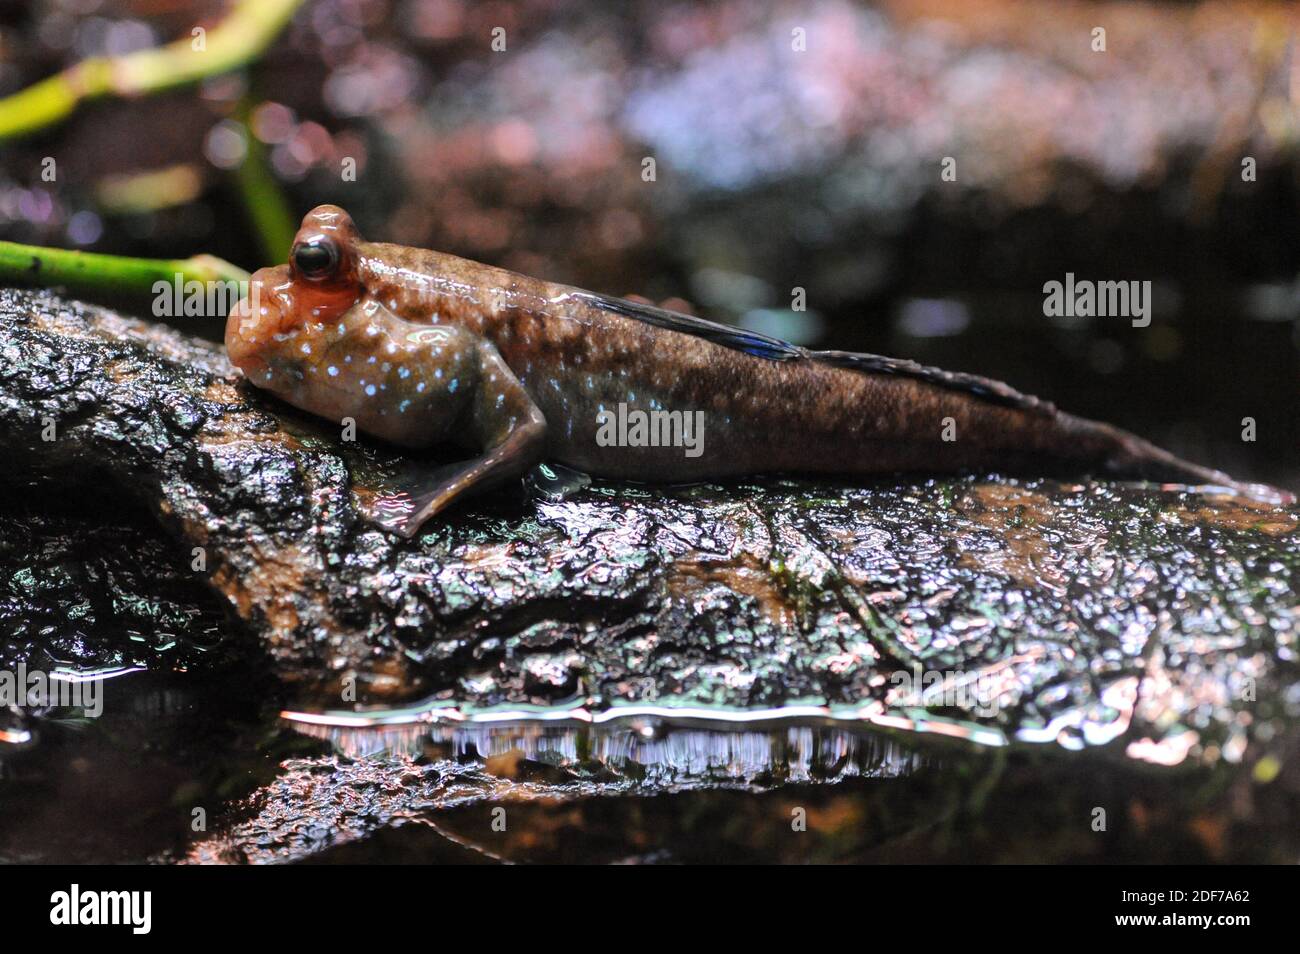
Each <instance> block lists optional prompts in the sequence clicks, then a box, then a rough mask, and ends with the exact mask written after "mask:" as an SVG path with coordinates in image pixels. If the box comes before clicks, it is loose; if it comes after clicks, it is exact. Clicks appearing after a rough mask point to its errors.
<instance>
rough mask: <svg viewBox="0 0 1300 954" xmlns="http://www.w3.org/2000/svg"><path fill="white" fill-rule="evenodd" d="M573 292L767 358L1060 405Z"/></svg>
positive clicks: (986, 382) (900, 361)
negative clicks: (822, 365)
mask: <svg viewBox="0 0 1300 954" xmlns="http://www.w3.org/2000/svg"><path fill="white" fill-rule="evenodd" d="M574 295H575V297H577V298H580V299H582V300H583V301H585V302H587V303H588V304H589V305H593V306H595V307H597V308H602V309H604V310H605V311H611V312H613V313H615V314H617V315H622V316H623V317H624V318H634V319H636V320H637V321H644V322H646V323H647V324H651V325H654V326H655V327H657V328H664V329H667V330H669V331H679V332H681V333H682V334H687V335H694V336H695V337H697V338H703V339H705V340H706V341H711V342H713V343H714V344H719V345H722V346H723V347H724V348H731V349H732V350H734V351H743V352H744V353H745V354H751V355H754V356H755V357H758V358H765V359H766V360H768V361H795V360H799V359H804V360H809V361H820V362H822V363H823V364H830V365H834V366H835V367H839V368H851V369H853V370H855V371H862V372H865V373H868V374H893V375H897V376H899V377H905V378H913V379H914V380H917V381H924V382H926V383H927V384H934V385H937V386H939V387H943V388H948V389H949V390H953V391H964V392H966V393H967V394H974V395H976V396H977V397H981V398H984V399H985V400H988V401H992V402H994V403H996V404H1005V405H1007V406H1009V407H1014V408H1019V409H1020V410H1024V411H1036V412H1038V413H1041V414H1045V415H1051V414H1054V413H1056V407H1055V405H1053V404H1052V403H1051V402H1050V401H1044V400H1042V399H1040V398H1036V397H1033V396H1032V395H1029V394H1021V393H1020V392H1019V391H1017V390H1016V389H1015V388H1013V387H1011V386H1010V385H1007V384H1003V383H1002V382H1001V381H994V380H992V379H991V378H982V377H980V376H979V375H976V374H966V373H964V372H961V371H944V370H943V369H942V368H932V367H928V366H927V365H923V364H917V363H916V362H915V361H909V360H907V359H906V358H887V357H884V356H883V355H878V354H861V353H858V352H856V351H809V350H807V349H806V348H800V347H798V346H797V345H792V344H790V343H789V342H788V341H782V340H781V339H780V338H773V337H772V336H770V335H764V334H760V333H758V332H756V331H746V330H745V329H743V328H735V327H732V326H731V325H722V324H719V323H718V322H716V321H706V320H705V319H703V318H696V317H694V316H693V315H684V314H682V313H681V312H676V311H669V310H668V309H666V308H659V307H656V306H655V305H650V304H643V303H642V302H638V301H628V300H627V299H626V298H614V297H611V296H608V295H598V294H596V293H595V292H589V291H578V292H575V293H574Z"/></svg>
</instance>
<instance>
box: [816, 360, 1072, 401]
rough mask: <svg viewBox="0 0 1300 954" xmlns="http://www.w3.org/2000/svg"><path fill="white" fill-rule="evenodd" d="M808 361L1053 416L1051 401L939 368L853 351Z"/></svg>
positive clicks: (974, 375)
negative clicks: (891, 376) (908, 380)
mask: <svg viewBox="0 0 1300 954" xmlns="http://www.w3.org/2000/svg"><path fill="white" fill-rule="evenodd" d="M809 357H811V358H812V359H813V360H815V361H822V362H825V363H826V364H833V365H835V366H836V367H841V368H853V369H855V370H858V371H866V372H869V373H872V374H896V375H899V376H900V377H905V378H913V379H914V380H917V381H925V382H926V383H928V384H935V385H938V386H939V387H944V388H949V389H951V390H954V391H965V392H967V393H968V394H974V395H977V396H979V397H982V398H985V399H986V400H989V401H993V402H994V403H996V404H1005V405H1007V406H1008V407H1014V408H1019V409H1020V410H1022V411H1036V412H1038V413H1040V414H1044V415H1052V414H1055V413H1056V405H1054V404H1053V403H1052V402H1051V401H1044V400H1043V399H1042V398H1036V397H1034V396H1033V395H1032V394H1022V393H1021V392H1019V391H1017V390H1016V389H1015V388H1013V387H1011V385H1009V384H1003V383H1002V382H1001V381H994V380H993V379H992V378H982V377H980V376H979V375H977V374H966V373H965V372H963V371H945V370H943V369H942V368H932V367H929V366H928V365H924V364H917V363H916V362H915V361H909V360H907V359H906V358H886V357H884V356H883V355H878V354H860V353H858V352H856V351H812V352H809Z"/></svg>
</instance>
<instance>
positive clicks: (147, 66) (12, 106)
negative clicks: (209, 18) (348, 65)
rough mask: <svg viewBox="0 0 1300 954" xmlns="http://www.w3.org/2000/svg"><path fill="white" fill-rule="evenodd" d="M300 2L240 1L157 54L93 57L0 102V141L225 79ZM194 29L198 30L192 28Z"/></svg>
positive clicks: (252, 56)
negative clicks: (74, 116) (107, 101)
mask: <svg viewBox="0 0 1300 954" xmlns="http://www.w3.org/2000/svg"><path fill="white" fill-rule="evenodd" d="M302 3H303V0H239V2H238V3H236V4H235V6H234V8H233V9H232V10H231V11H230V14H229V15H228V16H226V18H225V19H223V20H222V21H221V22H220V23H218V24H217V25H216V26H214V27H213V28H212V29H211V30H207V31H205V32H204V33H202V34H200V35H198V36H195V35H194V34H193V33H191V35H190V36H187V37H182V38H181V39H179V40H176V41H175V42H173V43H168V44H167V45H166V46H162V47H159V48H158V49H155V50H139V51H137V52H135V53H128V54H126V55H125V56H115V57H92V58H90V59H87V60H83V61H82V62H80V63H78V64H76V65H75V66H70V67H68V68H67V69H66V70H64V71H63V72H62V73H59V74H57V75H55V76H51V77H49V78H48V79H44V80H41V81H40V82H39V83H36V84H34V85H32V86H29V87H28V88H27V89H24V90H22V91H20V92H17V93H14V94H13V95H12V96H8V97H6V98H4V99H0V139H9V138H13V137H16V136H26V135H29V134H31V133H34V132H37V131H39V130H41V129H44V128H46V127H48V126H51V125H53V124H54V123H57V122H59V121H60V120H62V119H64V118H65V117H67V116H68V115H69V114H70V113H71V112H72V111H73V110H74V109H76V107H77V105H78V104H79V103H82V102H84V101H87V100H92V99H98V98H100V97H104V96H143V95H146V94H149V93H156V92H160V91H162V90H167V89H173V88H175V87H177V86H185V85H187V84H189V83H195V82H197V81H199V80H201V79H205V78H206V77H209V76H216V75H218V74H221V73H228V72H230V71H231V70H234V69H238V68H239V67H241V66H244V65H245V64H247V63H249V62H251V61H252V60H254V59H255V58H256V57H257V56H258V55H260V54H261V53H262V52H263V51H264V50H265V49H266V48H267V47H268V46H270V44H271V42H272V41H273V40H274V39H275V38H276V36H278V35H279V33H280V31H281V30H283V29H284V27H285V25H286V24H287V23H288V22H289V20H290V19H291V18H292V17H293V14H294V11H296V10H297V9H298V7H299V6H301V5H302ZM196 29H198V28H196Z"/></svg>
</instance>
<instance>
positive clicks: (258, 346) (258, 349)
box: [225, 265, 290, 376]
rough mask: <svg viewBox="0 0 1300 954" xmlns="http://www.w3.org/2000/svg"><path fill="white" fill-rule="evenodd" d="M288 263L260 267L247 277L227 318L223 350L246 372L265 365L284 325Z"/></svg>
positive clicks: (260, 369)
mask: <svg viewBox="0 0 1300 954" xmlns="http://www.w3.org/2000/svg"><path fill="white" fill-rule="evenodd" d="M289 285H290V276H289V266H287V265H276V266H273V267H271V268H260V269H258V270H257V271H256V272H254V273H253V275H252V277H251V278H250V279H249V281H248V294H247V295H246V296H245V297H243V298H241V299H240V300H239V301H237V302H236V303H235V306H234V307H233V308H231V309H230V314H229V316H228V317H227V318H226V336H225V337H226V354H227V356H228V357H229V358H230V363H231V364H233V365H234V366H235V367H237V368H239V369H240V370H241V371H243V372H244V373H245V374H247V375H250V376H251V375H252V374H254V373H256V372H259V371H264V370H265V369H266V355H267V352H268V350H269V348H270V347H271V345H272V343H273V341H274V336H275V335H276V334H278V333H279V332H280V330H281V329H282V328H283V326H284V320H285V317H286V314H288V313H289V312H287V311H286V306H287V305H289V304H290V303H289V302H287V301H285V293H286V292H287V290H288V287H289Z"/></svg>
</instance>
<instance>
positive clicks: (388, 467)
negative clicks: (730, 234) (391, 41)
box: [0, 291, 1300, 763]
mask: <svg viewBox="0 0 1300 954" xmlns="http://www.w3.org/2000/svg"><path fill="white" fill-rule="evenodd" d="M0 357H3V362H0V440H2V441H3V444H4V447H5V449H6V453H5V455H4V459H3V461H0V472H2V473H3V476H4V479H5V480H6V481H7V483H8V485H9V486H11V487H14V488H22V490H23V492H24V493H40V494H46V495H50V494H57V495H62V496H64V497H75V496H78V495H83V494H86V493H88V492H89V491H90V490H92V489H93V490H94V491H95V492H96V493H98V494H99V495H100V498H101V499H108V500H113V501H121V503H122V507H123V510H122V511H121V513H114V514H113V515H112V517H111V519H110V517H109V516H108V515H107V512H106V513H105V517H104V519H103V520H98V519H92V518H93V517H94V515H93V514H89V515H86V532H88V533H89V532H95V531H94V529H93V528H95V527H96V526H101V525H102V524H104V523H105V522H107V523H109V524H112V525H117V524H119V523H120V524H123V525H125V526H135V525H136V524H139V525H140V530H139V532H142V533H144V534H146V536H147V538H148V539H151V540H155V541H157V540H165V541H167V544H166V546H167V547H169V548H170V549H166V550H165V553H166V556H165V558H162V559H163V560H164V562H166V563H167V565H168V566H169V568H170V569H169V571H168V574H167V575H166V577H160V579H159V583H160V585H162V584H165V583H166V581H167V580H177V579H180V578H186V579H192V580H197V581H200V582H201V584H202V586H203V587H204V588H205V589H206V590H207V591H208V592H211V593H213V594H215V595H216V596H217V598H218V599H219V600H220V602H221V603H222V604H223V605H224V606H225V607H226V609H227V610H228V611H229V613H230V614H231V615H232V617H233V618H234V619H235V620H236V621H237V623H238V625H239V628H240V630H241V631H242V632H244V633H246V634H248V635H251V636H252V637H255V638H256V640H257V642H258V644H259V645H260V649H259V650H257V652H264V653H265V658H266V659H267V660H269V664H270V667H271V668H272V669H273V671H274V672H275V673H276V675H277V676H278V677H279V679H280V680H281V681H282V683H283V684H285V685H286V686H288V687H289V688H290V690H291V691H292V692H294V693H295V694H296V696H297V699H298V707H299V708H302V709H308V710H312V711H318V710H323V709H349V708H352V706H353V704H354V703H355V704H357V705H370V706H374V705H384V706H389V707H392V706H396V705H407V704H410V703H413V702H415V701H416V700H420V699H432V705H435V706H437V707H438V709H437V713H438V716H439V717H440V718H442V719H444V720H445V719H448V718H452V719H455V720H459V721H461V722H468V723H471V724H472V723H474V722H475V721H476V720H481V719H484V718H486V717H488V716H489V715H491V714H492V712H499V711H500V710H502V709H505V710H509V711H512V712H515V713H517V714H518V715H519V717H520V718H521V719H523V720H525V721H526V720H527V719H528V718H531V717H534V716H535V715H536V714H537V710H538V709H539V708H540V709H541V710H543V714H549V715H552V716H553V715H555V714H556V713H557V711H559V710H567V711H568V714H569V715H570V716H571V717H572V718H573V719H576V720H578V721H582V720H598V721H599V720H602V719H605V718H607V717H609V716H610V715H611V714H618V713H623V714H626V715H628V716H632V715H636V714H640V715H641V716H643V717H645V718H648V719H652V720H658V719H668V718H674V717H675V718H679V719H680V718H697V719H712V720H720V721H728V722H734V721H736V720H747V719H757V718H766V719H773V718H777V719H779V718H785V717H794V716H799V717H802V718H807V719H821V720H827V719H831V720H835V721H836V722H837V723H838V724H840V725H848V726H859V727H872V728H875V729H879V730H884V731H887V732H906V733H910V732H914V731H926V732H932V733H940V734H944V735H950V736H957V737H960V738H966V739H973V740H976V741H980V742H985V743H988V744H990V745H1003V744H1006V743H1017V742H1055V743H1059V744H1060V745H1062V746H1064V747H1066V748H1070V749H1075V748H1082V747H1088V746H1106V747H1109V748H1112V749H1114V750H1115V751H1118V752H1122V753H1126V754H1127V755H1129V756H1132V757H1134V758H1137V759H1141V760H1146V761H1150V762H1156V763H1179V762H1183V761H1185V760H1187V759H1189V758H1190V759H1192V760H1194V761H1204V762H1210V763H1213V762H1217V761H1219V760H1227V761H1240V760H1241V759H1243V758H1244V757H1245V753H1246V751H1247V748H1248V746H1249V745H1250V744H1251V743H1252V742H1258V743H1260V744H1263V745H1265V746H1266V745H1267V744H1268V743H1269V740H1270V739H1272V738H1276V737H1278V736H1280V735H1281V734H1282V733H1283V731H1284V730H1285V729H1286V728H1287V726H1288V725H1289V724H1290V723H1291V721H1292V720H1293V719H1294V716H1295V714H1296V710H1297V709H1298V708H1300V689H1298V686H1300V683H1298V682H1297V679H1296V648H1297V647H1296V633H1297V628H1298V625H1300V596H1298V590H1297V574H1298V573H1300V566H1298V564H1300V548H1298V547H1297V546H1296V542H1297V511H1296V510H1294V509H1280V508H1272V507H1264V506H1260V505H1258V504H1254V503H1251V502H1248V501H1243V500H1238V499H1233V498H1226V497H1217V496H1212V495H1203V494H1198V493H1193V492H1187V491H1184V490H1179V489H1160V488H1154V487H1149V486H1137V485H1118V484H1106V483H1092V482H1081V483H1076V484H1062V483H1055V482H1048V481H1029V482H1023V481H1022V482H1011V481H1005V480H999V479H996V478H991V477H989V478H983V477H979V478H977V477H968V478H954V479H944V480H910V481H897V480H881V481H876V482H873V483H870V484H866V485H860V486H855V485H840V484H827V483H811V482H799V481H786V480H767V481H758V482H746V483H743V484H733V485H729V486H725V487H723V486H714V485H703V486H696V487H691V488H666V489H648V488H644V487H631V486H627V485H616V484H610V483H604V482H596V483H594V484H593V485H592V486H591V487H590V488H588V489H586V490H585V491H583V492H581V493H580V494H579V495H577V496H576V497H573V498H571V499H569V500H565V501H558V502H556V501H548V500H545V499H540V498H536V497H531V496H527V495H525V493H524V491H523V489H522V488H518V489H513V490H506V491H503V492H501V493H499V494H497V495H495V496H494V497H492V498H490V499H485V500H483V501H481V502H478V503H476V504H475V505H473V506H471V507H466V508H462V509H460V510H459V511H456V512H454V513H451V514H448V515H447V518H446V519H444V520H438V521H435V522H434V523H433V524H431V525H430V526H429V527H428V528H427V530H426V532H425V533H424V534H423V535H422V537H420V538H419V539H417V540H414V541H409V542H408V541H403V540H401V539H399V538H397V537H394V536H391V535H388V534H386V533H383V532H380V531H378V530H376V529H375V528H374V527H372V526H371V525H369V524H367V523H365V522H364V521H363V520H362V519H361V518H360V517H359V515H358V510H357V506H356V495H358V494H366V493H371V492H374V491H375V490H376V489H378V488H381V487H382V486H383V484H384V481H385V479H386V478H387V477H389V476H391V475H392V474H393V473H395V472H396V471H397V469H398V468H400V466H401V459H400V458H399V457H398V456H397V455H396V454H395V453H393V452H392V451H389V450H386V449H384V448H380V447H377V446H374V445H372V444H369V443H368V442H365V441H362V442H355V443H342V442H340V441H339V440H338V439H337V434H336V432H335V431H334V430H333V429H331V428H330V427H328V426H327V425H324V424H322V423H320V422H317V421H314V420H311V419H308V418H306V417H304V416H302V415H299V414H297V413H296V412H293V411H291V410H290V409H288V408H287V407H285V406H283V405H280V404H278V403H275V402H274V401H273V400H271V399H268V398H265V397H264V396H262V395H260V394H258V393H256V392H255V391H254V390H252V389H250V388H248V387H247V386H246V385H244V384H242V383H240V382H239V380H238V378H237V376H236V375H235V374H234V373H233V372H232V371H231V369H230V367H229V365H228V364H227V363H226V361H225V359H224V357H223V356H222V354H221V352H220V349H219V348H217V347H216V346H214V345H211V344H209V343H206V342H203V341H200V340H197V339H194V338H191V337H188V336H185V335H183V334H180V333H178V332H176V331H173V330H169V329H167V328H164V327H160V326H154V325H149V324H145V323H141V322H137V321H133V320H130V319H126V318H122V317H120V316H117V315H114V314H112V313H109V312H105V311H103V310H100V309H96V308H92V307H89V306H85V305H81V304H78V303H75V302H70V301H67V300H64V299H61V298H58V297H55V296H53V295H49V294H45V293H28V292H17V291H5V292H3V293H0ZM51 434H52V435H53V439H46V436H47V435H51ZM152 521H156V523H151V522H152ZM159 527H161V532H162V536H159V530H158V528H159ZM132 532H135V531H132ZM151 545H152V546H154V547H155V550H154V556H153V557H151V559H154V560H155V561H157V560H158V559H159V555H158V551H157V549H156V547H157V544H151ZM29 559H30V551H25V552H24V554H23V555H21V557H20V560H21V561H27V560H29ZM6 573H7V574H8V579H9V580H10V588H11V592H14V591H15V590H14V587H16V586H19V583H20V582H21V581H19V583H15V582H14V581H15V580H19V577H20V576H21V574H20V573H19V572H18V571H17V570H15V569H12V568H7V569H6ZM47 577H49V578H53V577H52V576H51V575H50V574H48V573H47ZM164 588H165V587H164ZM25 598H28V599H30V600H31V601H32V602H33V605H34V604H35V603H42V604H44V603H45V602H46V601H48V602H50V604H51V605H59V603H58V600H59V597H58V595H57V593H52V594H47V595H43V594H42V593H41V592H39V591H33V592H31V593H29V594H28V596H27V597H25ZM198 602H201V600H200V599H197V598H196V604H197V603H198ZM33 611H35V610H33ZM24 612H26V611H24ZM40 612H43V613H47V615H48V613H50V612H53V611H52V610H49V609H48V607H47V608H45V609H41V610H40ZM60 612H62V614H63V615H62V616H61V617H58V618H59V619H60V620H61V622H59V623H57V624H51V625H52V626H53V630H51V631H48V632H47V631H43V630H38V631H36V632H34V633H31V634H29V635H26V636H24V637H23V639H24V640H25V642H23V643H22V645H23V646H26V647H28V651H34V650H35V648H36V643H37V642H39V641H41V640H44V641H46V643H45V645H48V646H58V645H61V644H63V643H66V641H67V640H68V638H69V637H68V630H69V628H70V627H71V626H72V625H73V623H72V621H71V620H69V618H68V611H66V610H61V611H60ZM100 651H101V650H94V651H92V653H91V655H94V653H95V652H100ZM102 652H104V653H105V654H109V653H110V652H111V651H110V650H108V649H104V650H102ZM146 664H148V660H146ZM353 690H355V696H354V695H353V694H352V693H353ZM615 710H618V713H616V712H615ZM431 712H432V710H430V711H426V712H424V713H423V714H421V715H418V716H413V717H412V718H413V719H419V718H426V719H427V718H432V717H433V716H432V715H431ZM308 722H310V719H308ZM321 724H323V725H326V726H328V722H325V723H321Z"/></svg>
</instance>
